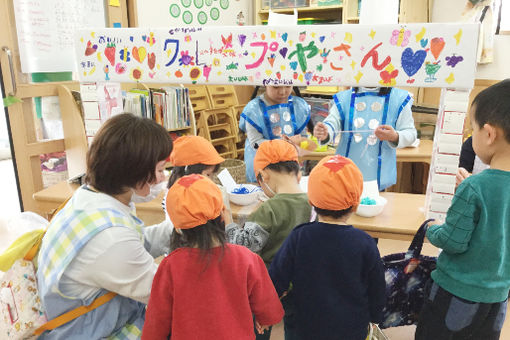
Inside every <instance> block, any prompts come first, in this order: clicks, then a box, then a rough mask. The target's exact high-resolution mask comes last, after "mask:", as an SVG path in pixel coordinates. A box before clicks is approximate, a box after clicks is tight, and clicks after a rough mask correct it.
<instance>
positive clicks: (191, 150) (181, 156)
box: [170, 136, 225, 166]
mask: <svg viewBox="0 0 510 340" xmlns="http://www.w3.org/2000/svg"><path fill="white" fill-rule="evenodd" d="M223 161H225V159H224V158H223V157H221V156H220V154H219V153H218V151H216V149H215V148H214V146H213V145H212V144H211V142H209V141H208V140H207V139H205V138H204V137H200V136H182V137H179V138H177V139H176V140H175V142H174V148H173V150H172V153H171V154H170V163H172V165H174V166H186V165H193V164H205V165H216V164H220V163H222V162H223Z"/></svg>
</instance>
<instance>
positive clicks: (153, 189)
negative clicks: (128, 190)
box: [131, 181, 166, 203]
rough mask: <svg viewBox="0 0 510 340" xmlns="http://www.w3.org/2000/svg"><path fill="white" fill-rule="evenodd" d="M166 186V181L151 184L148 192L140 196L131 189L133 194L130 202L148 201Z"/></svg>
mask: <svg viewBox="0 0 510 340" xmlns="http://www.w3.org/2000/svg"><path fill="white" fill-rule="evenodd" d="M165 188H166V181H163V182H160V183H158V184H153V185H151V186H150V192H149V194H148V195H147V196H140V195H138V194H137V193H136V192H135V191H134V190H133V195H132V196H131V202H133V203H144V202H150V201H152V200H153V199H155V198H156V197H158V195H159V193H160V192H161V191H163V190H165Z"/></svg>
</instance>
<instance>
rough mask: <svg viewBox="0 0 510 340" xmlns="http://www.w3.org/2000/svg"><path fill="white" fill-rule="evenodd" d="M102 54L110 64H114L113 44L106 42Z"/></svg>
mask: <svg viewBox="0 0 510 340" xmlns="http://www.w3.org/2000/svg"><path fill="white" fill-rule="evenodd" d="M104 55H105V57H106V59H108V61H109V62H110V64H111V65H112V66H114V65H115V45H110V44H108V45H107V46H106V48H105V49H104Z"/></svg>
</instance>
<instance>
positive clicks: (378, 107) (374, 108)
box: [371, 102, 382, 112]
mask: <svg viewBox="0 0 510 340" xmlns="http://www.w3.org/2000/svg"><path fill="white" fill-rule="evenodd" d="M371 108H372V111H374V112H379V111H381V110H382V104H381V103H379V102H373V103H372V106H371Z"/></svg>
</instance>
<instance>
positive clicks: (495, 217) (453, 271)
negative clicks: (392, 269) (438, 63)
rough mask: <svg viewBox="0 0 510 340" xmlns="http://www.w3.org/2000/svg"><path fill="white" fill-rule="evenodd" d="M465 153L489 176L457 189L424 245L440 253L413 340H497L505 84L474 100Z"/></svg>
mask: <svg viewBox="0 0 510 340" xmlns="http://www.w3.org/2000/svg"><path fill="white" fill-rule="evenodd" d="M469 114H470V118H471V125H472V129H473V149H474V151H475V153H476V154H477V156H478V157H480V159H481V160H482V161H483V162H484V163H485V164H490V169H487V170H484V171H482V172H481V173H479V174H477V175H473V176H470V177H469V178H467V179H465V180H464V181H463V182H462V183H461V184H460V185H459V187H458V189H457V191H456V193H455V197H454V198H453V201H452V205H451V207H450V209H449V210H448V213H447V216H446V221H445V223H444V224H442V225H437V224H434V223H431V224H432V225H430V226H429V228H428V231H427V238H428V239H429V241H430V242H431V243H432V244H433V245H435V246H436V247H438V248H442V249H443V251H442V252H441V254H440V255H439V258H438V261H437V269H436V270H435V271H433V272H432V274H431V276H432V280H433V282H432V285H431V287H430V293H429V294H428V298H426V299H425V304H424V306H423V309H422V312H421V315H420V320H419V323H418V326H417V329H416V335H415V339H416V340H422V339H427V340H428V339H430V340H432V339H433V340H441V339H462V340H468V339H472V340H478V339H484V340H492V339H499V336H500V333H501V328H502V326H503V322H504V320H505V313H506V309H507V299H508V292H509V289H510V190H509V188H510V79H507V80H504V81H502V82H500V83H497V84H495V85H493V86H491V87H489V88H487V89H485V90H484V91H482V92H480V94H478V96H476V98H475V100H474V101H473V105H472V107H471V111H470V113H469Z"/></svg>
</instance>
